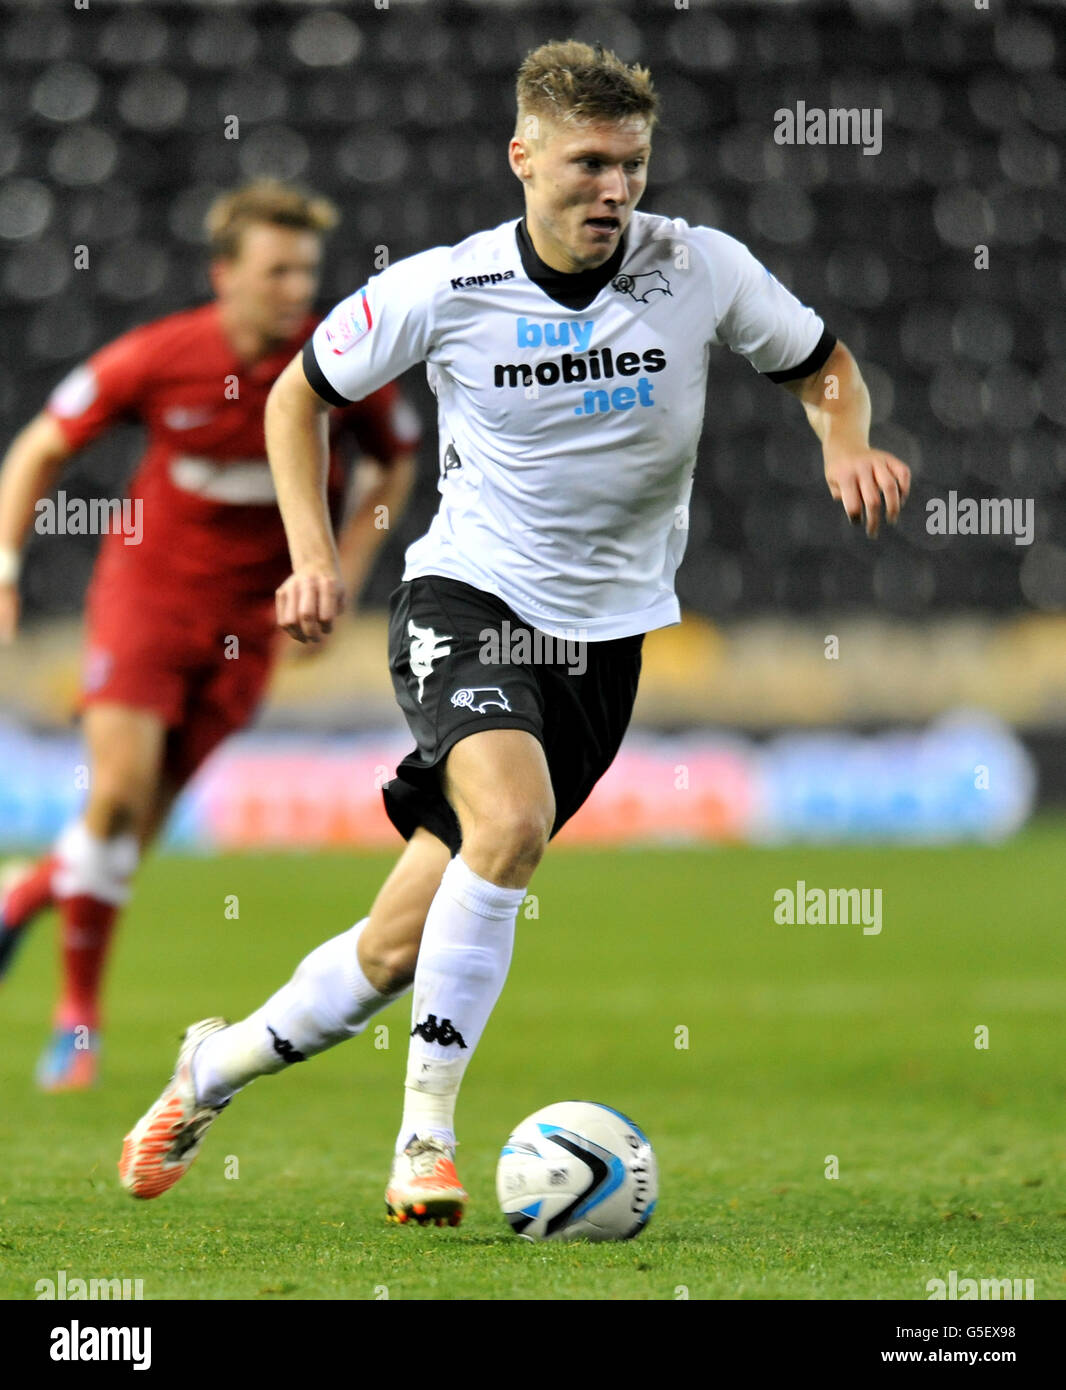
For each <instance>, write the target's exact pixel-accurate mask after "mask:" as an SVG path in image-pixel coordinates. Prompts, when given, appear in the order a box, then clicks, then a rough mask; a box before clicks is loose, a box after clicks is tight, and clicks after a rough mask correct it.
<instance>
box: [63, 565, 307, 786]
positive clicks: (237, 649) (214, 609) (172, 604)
mask: <svg viewBox="0 0 1066 1390" xmlns="http://www.w3.org/2000/svg"><path fill="white" fill-rule="evenodd" d="M280 636H281V633H280V632H279V630H278V628H277V626H276V623H275V610H274V599H273V597H271V598H270V599H268V600H264V599H263V598H261V597H258V596H257V597H256V598H254V599H252V600H249V599H239V598H233V597H232V596H230V597H228V598H227V600H226V601H225V602H224V603H220V602H219V600H218V598H217V597H216V598H214V599H213V600H212V598H211V585H210V581H205V582H204V584H203V585H202V586H201V587H199V588H197V589H190V588H188V587H184V588H181V589H179V588H177V587H173V588H169V587H168V586H166V585H165V584H151V585H149V584H148V583H147V582H146V581H145V580H143V579H141V578H140V577H139V576H138V577H137V578H136V579H135V580H134V581H133V582H131V581H130V577H129V576H128V575H124V576H121V577H120V576H117V575H116V576H114V577H112V574H108V573H106V572H105V573H100V572H99V571H98V572H97V575H95V576H94V579H93V583H92V584H91V586H90V588H89V593H88V598H87V603H86V651H85V669H84V672H83V675H82V694H81V700H80V702H79V703H80V706H81V708H83V709H84V708H85V707H86V706H88V705H94V704H103V703H113V704H119V705H129V706H132V707H133V708H134V709H141V710H150V711H152V712H153V713H155V714H158V715H159V717H160V719H162V720H163V722H164V724H165V725H166V727H167V742H166V755H165V764H164V767H165V771H166V773H167V774H168V775H169V776H170V777H172V778H173V779H174V780H175V781H176V782H177V783H178V784H179V785H182V784H184V783H185V782H186V781H187V780H188V779H189V778H190V777H191V776H192V774H193V773H194V772H195V771H196V769H197V768H198V767H199V766H200V764H201V763H202V762H203V761H204V759H205V758H206V757H207V755H208V754H209V753H210V752H211V751H212V750H213V749H214V748H215V747H216V746H217V745H218V744H219V743H220V742H221V741H222V739H224V738H225V737H226V735H227V734H230V733H233V732H234V731H235V730H237V729H240V728H243V727H244V726H245V725H246V724H247V723H248V722H249V721H250V720H251V718H252V716H253V715H254V713H255V711H256V708H257V706H258V705H259V702H260V700H261V699H262V697H263V695H264V693H265V690H266V685H267V681H268V679H269V677H270V672H271V669H272V667H273V664H274V657H275V654H276V650H277V644H278V639H279V638H280Z"/></svg>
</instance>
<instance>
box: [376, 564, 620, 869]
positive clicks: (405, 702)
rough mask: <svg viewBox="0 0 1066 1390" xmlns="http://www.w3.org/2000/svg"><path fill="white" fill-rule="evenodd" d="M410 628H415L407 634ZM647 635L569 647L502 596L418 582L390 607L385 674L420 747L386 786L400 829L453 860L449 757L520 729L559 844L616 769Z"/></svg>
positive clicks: (432, 578)
mask: <svg viewBox="0 0 1066 1390" xmlns="http://www.w3.org/2000/svg"><path fill="white" fill-rule="evenodd" d="M412 625H413V626H412ZM643 642H644V636H643V634H642V633H641V634H637V635H636V636H634V637H619V638H614V639H611V640H608V641H605V642H579V641H576V640H573V641H567V642H564V641H562V640H553V639H552V638H551V637H549V636H548V635H547V634H546V633H543V632H540V631H539V630H538V629H535V628H530V627H529V626H528V624H526V623H524V622H523V621H522V619H521V618H519V617H518V615H517V614H516V613H514V612H513V611H512V610H511V609H510V608H508V606H507V604H505V603H504V602H503V600H502V599H498V598H496V597H495V596H494V595H492V594H486V593H484V592H482V590H480V589H475V588H473V587H472V586H471V585H470V584H463V583H461V582H460V581H459V580H457V579H445V578H442V577H440V576H437V575H429V576H424V577H421V578H418V579H411V580H408V581H406V582H405V583H403V584H401V585H400V587H399V588H398V589H397V590H396V591H395V592H394V593H393V595H392V598H391V601H390V608H389V669H390V670H391V672H392V683H393V687H394V689H395V691H396V698H397V700H398V701H399V703H400V708H401V709H402V710H403V712H404V715H405V717H406V719H407V723H408V725H409V726H410V729H411V733H412V734H413V735H414V738H415V742H416V743H417V744H418V747H417V748H416V749H415V750H414V752H412V753H409V754H408V756H407V757H406V758H404V760H403V762H402V763H400V765H399V767H398V768H397V769H396V776H395V778H394V779H393V780H392V781H391V782H387V783H386V784H385V787H384V789H383V794H384V797H385V810H386V812H387V813H388V816H389V819H390V820H391V821H392V823H393V825H394V826H395V827H396V829H397V830H398V831H399V832H400V834H401V835H402V836H403V837H404V839H405V840H407V839H410V837H411V835H412V834H413V833H414V831H415V829H416V828H417V827H418V826H420V825H422V826H425V827H426V829H427V830H430V831H432V832H433V834H434V835H436V836H437V837H438V839H441V840H443V841H444V843H445V844H446V845H448V847H449V848H450V849H451V851H452V853H453V854H458V852H459V847H460V845H461V843H462V837H461V835H460V831H459V822H458V820H457V819H456V816H455V812H454V811H453V810H452V808H451V806H450V805H449V804H448V802H447V800H446V799H445V797H444V795H443V793H442V791H441V787H440V767H441V764H442V763H443V761H444V759H445V757H446V756H447V754H448V753H449V751H450V750H451V749H452V748H453V747H454V746H455V744H457V743H458V742H459V740H460V739H463V738H466V737H467V735H468V734H474V733H477V732H478V731H479V730H481V729H525V730H527V731H528V732H529V733H531V734H532V735H533V737H534V738H536V739H537V740H538V741H539V742H540V743H541V745H542V746H543V748H544V753H545V757H546V759H547V763H548V771H549V773H550V774H551V782H552V789H553V791H554V792H555V824H554V825H553V827H552V832H551V833H552V834H553V835H555V834H556V833H557V832H558V831H559V830H560V829H561V828H562V827H563V826H564V825H565V824H566V822H567V821H568V820H569V819H570V817H571V816H572V815H573V814H574V812H575V811H577V810H578V808H579V807H580V806H582V805H583V804H584V802H585V801H586V800H587V799H588V796H589V793H590V792H591V791H592V788H593V787H594V786H595V785H596V783H597V782H598V781H599V779H600V778H601V777H602V776H603V774H604V773H605V772H606V771H607V769H608V767H610V765H611V763H612V762H613V761H614V756H615V754H616V753H617V752H618V748H619V745H620V744H621V742H622V736H623V735H624V734H625V731H626V728H627V727H628V725H629V719H630V715H631V714H632V712H633V702H634V700H635V699H636V695H637V682H638V681H639V679H640V661H641V646H642V644H643Z"/></svg>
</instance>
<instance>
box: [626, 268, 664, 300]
mask: <svg viewBox="0 0 1066 1390" xmlns="http://www.w3.org/2000/svg"><path fill="white" fill-rule="evenodd" d="M611 289H612V290H617V291H618V293H619V294H628V295H629V297H630V298H631V299H635V300H636V301H637V303H638V304H647V302H648V300H649V299H651V297H652V295H653V294H668V295H669V296H670V298H671V299H673V297H674V294H673V291H672V290H671V288H670V281H669V280H668V279H667V278H666V276H665V275H664V274H663V273H662V271H661V270H646V271H644V273H643V274H641V275H616V276H615V277H614V279H613V280H612V281H611Z"/></svg>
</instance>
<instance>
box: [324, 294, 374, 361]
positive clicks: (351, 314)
mask: <svg viewBox="0 0 1066 1390" xmlns="http://www.w3.org/2000/svg"><path fill="white" fill-rule="evenodd" d="M373 327H374V316H373V314H371V312H370V303H369V301H368V300H367V297H366V290H359V291H358V294H357V295H352V296H351V297H350V298H349V299H345V300H343V301H342V302H341V303H340V304H338V305H337V307H336V308H335V309H334V310H333V312H332V313H331V314H330V315H329V316H328V317H327V318H326V320H325V331H326V342H327V343H329V345H330V348H331V349H332V350H333V352H335V353H336V354H337V356H338V357H339V356H340V354H341V353H343V352H348V351H349V350H350V349H351V348H353V347H355V345H356V343H358V342H359V341H360V339H361V338H365V337H366V335H367V334H368V333H369V332H370V330H371V329H372V328H373Z"/></svg>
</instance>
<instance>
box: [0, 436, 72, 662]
mask: <svg viewBox="0 0 1066 1390" xmlns="http://www.w3.org/2000/svg"><path fill="white" fill-rule="evenodd" d="M72 453H73V448H72V446H71V445H70V444H68V442H67V438H66V435H65V434H64V433H63V432H62V430H61V429H60V427H59V425H58V424H57V422H56V421H55V419H54V418H53V417H52V416H51V415H49V414H48V412H47V411H41V413H40V414H39V415H37V416H35V417H34V418H33V419H32V420H31V421H30V423H29V424H28V425H26V427H25V428H24V429H22V430H20V431H19V433H18V434H17V435H16V436H15V438H14V439H13V440H12V442H11V446H10V448H9V449H8V451H7V453H6V454H5V456H4V460H3V463H2V464H0V643H4V644H7V643H9V642H13V641H14V639H15V632H16V630H17V628H18V616H19V592H18V576H19V562H20V556H21V553H22V545H23V542H24V541H25V539H26V535H27V533H28V531H29V529H30V526H31V524H32V522H33V514H34V508H35V506H36V504H37V502H38V501H39V499H40V498H42V497H45V496H47V494H48V493H49V492H50V491H51V488H52V484H53V483H54V482H55V480H56V478H57V477H58V476H59V472H60V469H61V468H62V467H63V464H64V462H65V460H66V459H67V458H69V456H70V455H71V454H72Z"/></svg>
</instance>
